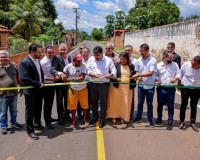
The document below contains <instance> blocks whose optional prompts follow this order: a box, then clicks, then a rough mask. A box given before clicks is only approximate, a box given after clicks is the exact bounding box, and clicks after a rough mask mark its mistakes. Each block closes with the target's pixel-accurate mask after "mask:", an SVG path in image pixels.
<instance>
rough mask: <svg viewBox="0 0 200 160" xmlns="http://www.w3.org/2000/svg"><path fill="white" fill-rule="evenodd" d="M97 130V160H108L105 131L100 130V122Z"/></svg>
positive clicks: (97, 124)
mask: <svg viewBox="0 0 200 160" xmlns="http://www.w3.org/2000/svg"><path fill="white" fill-rule="evenodd" d="M96 130H97V160H106V156H105V148H104V139H103V130H102V129H101V128H99V121H98V122H97V123H96Z"/></svg>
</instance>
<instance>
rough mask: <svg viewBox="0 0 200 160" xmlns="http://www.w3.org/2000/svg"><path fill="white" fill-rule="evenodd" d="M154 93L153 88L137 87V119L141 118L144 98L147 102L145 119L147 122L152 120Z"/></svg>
mask: <svg viewBox="0 0 200 160" xmlns="http://www.w3.org/2000/svg"><path fill="white" fill-rule="evenodd" d="M154 92H155V87H153V88H151V89H143V87H139V86H138V112H137V118H139V119H141V118H142V113H143V105H144V100H145V97H146V101H147V118H148V120H152V119H153V104H152V103H153V96H154Z"/></svg>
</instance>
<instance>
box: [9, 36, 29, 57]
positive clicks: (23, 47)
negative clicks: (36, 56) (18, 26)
mask: <svg viewBox="0 0 200 160" xmlns="http://www.w3.org/2000/svg"><path fill="white" fill-rule="evenodd" d="M8 46H10V47H9V49H8V51H9V53H10V55H14V54H17V53H22V52H25V51H27V50H28V42H27V41H26V40H24V39H23V37H22V36H21V35H17V34H16V35H14V36H12V37H9V38H8Z"/></svg>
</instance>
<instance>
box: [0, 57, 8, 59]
mask: <svg viewBox="0 0 200 160" xmlns="http://www.w3.org/2000/svg"><path fill="white" fill-rule="evenodd" d="M0 58H1V59H7V58H8V57H0Z"/></svg>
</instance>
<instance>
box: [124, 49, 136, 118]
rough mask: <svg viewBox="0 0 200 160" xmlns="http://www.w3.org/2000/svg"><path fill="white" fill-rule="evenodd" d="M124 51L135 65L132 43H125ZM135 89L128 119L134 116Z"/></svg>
mask: <svg viewBox="0 0 200 160" xmlns="http://www.w3.org/2000/svg"><path fill="white" fill-rule="evenodd" d="M124 51H125V52H126V53H128V54H129V57H130V60H131V63H132V64H133V65H134V66H135V67H136V65H137V59H136V58H135V57H133V46H132V45H126V46H125V49H124ZM134 95H135V91H134V92H133V99H132V104H131V113H130V120H133V117H134V104H135V103H134V97H135V96H134Z"/></svg>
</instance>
